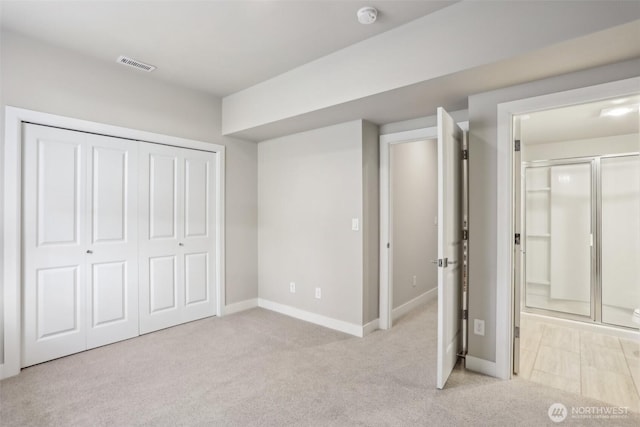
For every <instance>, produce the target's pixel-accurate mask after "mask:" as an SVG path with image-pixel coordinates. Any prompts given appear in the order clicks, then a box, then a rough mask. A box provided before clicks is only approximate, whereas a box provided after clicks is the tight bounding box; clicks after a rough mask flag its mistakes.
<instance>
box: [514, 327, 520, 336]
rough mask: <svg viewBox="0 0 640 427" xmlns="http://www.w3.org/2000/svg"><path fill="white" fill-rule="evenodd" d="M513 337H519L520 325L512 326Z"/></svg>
mask: <svg viewBox="0 0 640 427" xmlns="http://www.w3.org/2000/svg"><path fill="white" fill-rule="evenodd" d="M513 337H514V338H520V326H516V327H514V328H513Z"/></svg>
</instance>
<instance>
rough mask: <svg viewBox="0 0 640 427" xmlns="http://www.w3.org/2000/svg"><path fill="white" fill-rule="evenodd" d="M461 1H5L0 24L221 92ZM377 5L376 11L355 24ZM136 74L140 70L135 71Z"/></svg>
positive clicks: (284, 70) (256, 80) (50, 41)
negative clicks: (361, 12) (374, 18)
mask: <svg viewBox="0 0 640 427" xmlns="http://www.w3.org/2000/svg"><path fill="white" fill-rule="evenodd" d="M453 3H455V1H432V0H426V1H425V0H423V1H416V0H413V1H401V0H387V1H358V0H342V1H329V0H314V1H269V0H261V1H240V0H235V1H213V0H209V1H177V0H174V1H122V0H110V1H97V0H85V1H7V0H2V2H1V3H0V5H1V8H2V10H1V15H2V16H1V21H0V24H1V26H2V28H3V29H4V28H6V29H9V30H12V31H15V32H18V33H21V34H24V35H26V36H29V37H32V38H36V39H40V40H43V41H46V42H47V43H51V44H55V45H58V46H61V47H64V48H68V49H71V50H74V51H77V52H80V53H83V54H86V55H90V56H92V57H97V58H100V59H103V60H105V61H115V60H116V58H117V57H118V56H119V55H127V56H130V57H132V58H135V59H137V60H140V61H143V62H146V63H149V64H152V65H155V66H157V67H158V69H157V70H156V71H154V72H153V73H152V74H151V76H153V77H154V78H161V79H165V80H169V81H171V82H173V83H176V84H179V85H183V86H188V87H192V88H194V89H198V90H203V91H206V92H209V93H212V94H215V95H218V96H224V95H228V94H230V93H233V92H236V91H238V90H241V89H244V88H247V87H249V86H252V85H254V84H256V83H259V82H261V81H264V80H267V79H269V78H271V77H274V76H276V75H278V74H281V73H284V72H286V71H288V70H290V69H292V68H295V67H297V66H300V65H302V64H304V63H307V62H309V61H312V60H314V59H317V58H320V57H322V56H324V55H327V54H329V53H331V52H334V51H336V50H339V49H341V48H344V47H346V46H349V45H351V44H353V43H356V42H359V41H361V40H364V39H366V38H369V37H371V36H373V35H376V34H379V33H382V32H384V31H387V30H389V29H391V28H394V27H397V26H399V25H402V24H404V23H407V22H409V21H411V20H414V19H417V18H419V17H421V16H424V15H426V14H429V13H431V12H434V11H436V10H438V9H441V8H443V7H446V6H448V5H451V4H453ZM362 6H374V7H376V8H378V10H379V19H378V22H376V23H375V24H373V25H361V24H358V22H357V19H356V11H357V10H358V9H359V8H360V7H362ZM132 72H135V71H134V70H132Z"/></svg>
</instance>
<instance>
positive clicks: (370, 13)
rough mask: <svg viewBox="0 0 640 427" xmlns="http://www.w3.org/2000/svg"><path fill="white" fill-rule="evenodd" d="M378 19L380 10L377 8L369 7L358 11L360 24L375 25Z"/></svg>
mask: <svg viewBox="0 0 640 427" xmlns="http://www.w3.org/2000/svg"><path fill="white" fill-rule="evenodd" d="M377 18H378V10H377V9H376V8H375V7H371V6H367V7H363V8H362V9H360V10H358V22H359V23H361V24H365V25H367V24H373V23H374V22H376V19H377Z"/></svg>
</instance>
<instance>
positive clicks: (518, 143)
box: [514, 139, 520, 151]
mask: <svg viewBox="0 0 640 427" xmlns="http://www.w3.org/2000/svg"><path fill="white" fill-rule="evenodd" d="M514 149H515V151H520V140H519V139H516V140H515V141H514Z"/></svg>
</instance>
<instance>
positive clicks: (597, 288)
mask: <svg viewBox="0 0 640 427" xmlns="http://www.w3.org/2000/svg"><path fill="white" fill-rule="evenodd" d="M633 156H640V153H639V152H627V153H615V154H603V155H593V156H582V157H571V158H559V159H549V160H532V161H527V162H522V169H523V174H522V177H523V179H522V180H521V183H520V191H521V194H522V195H523V196H522V197H521V201H520V203H521V207H520V212H521V216H520V218H519V220H520V224H521V230H522V235H523V237H524V238H523V242H524V250H523V251H522V252H521V253H520V257H521V260H520V262H521V266H522V276H521V277H522V281H521V283H520V287H521V290H520V301H519V302H520V310H521V311H523V312H525V313H533V314H540V315H547V316H548V315H551V316H553V317H557V318H562V319H568V320H576V321H580V322H585V323H587V322H591V323H595V324H600V325H605V326H609V327H614V328H622V329H628V330H634V329H635V328H632V327H628V326H624V325H617V324H613V323H605V322H603V321H602V245H601V243H600V240H601V236H602V177H601V168H600V163H601V160H602V159H608V158H616V157H633ZM572 164H591V236H592V245H591V268H590V278H591V280H590V296H591V301H590V314H589V315H580V314H575V313H567V312H563V311H558V310H552V309H545V308H537V307H528V306H527V304H526V295H527V262H526V255H527V254H526V252H527V222H526V215H527V210H526V206H527V204H526V199H527V197H526V195H527V192H526V169H527V168H542V167H552V166H563V165H572ZM549 209H551V206H549ZM550 231H551V230H549V232H550ZM549 234H550V235H551V233H549ZM551 238H553V236H550V239H551ZM549 256H550V255H549ZM549 262H550V263H551V259H550V260H549ZM549 268H551V266H549Z"/></svg>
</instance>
